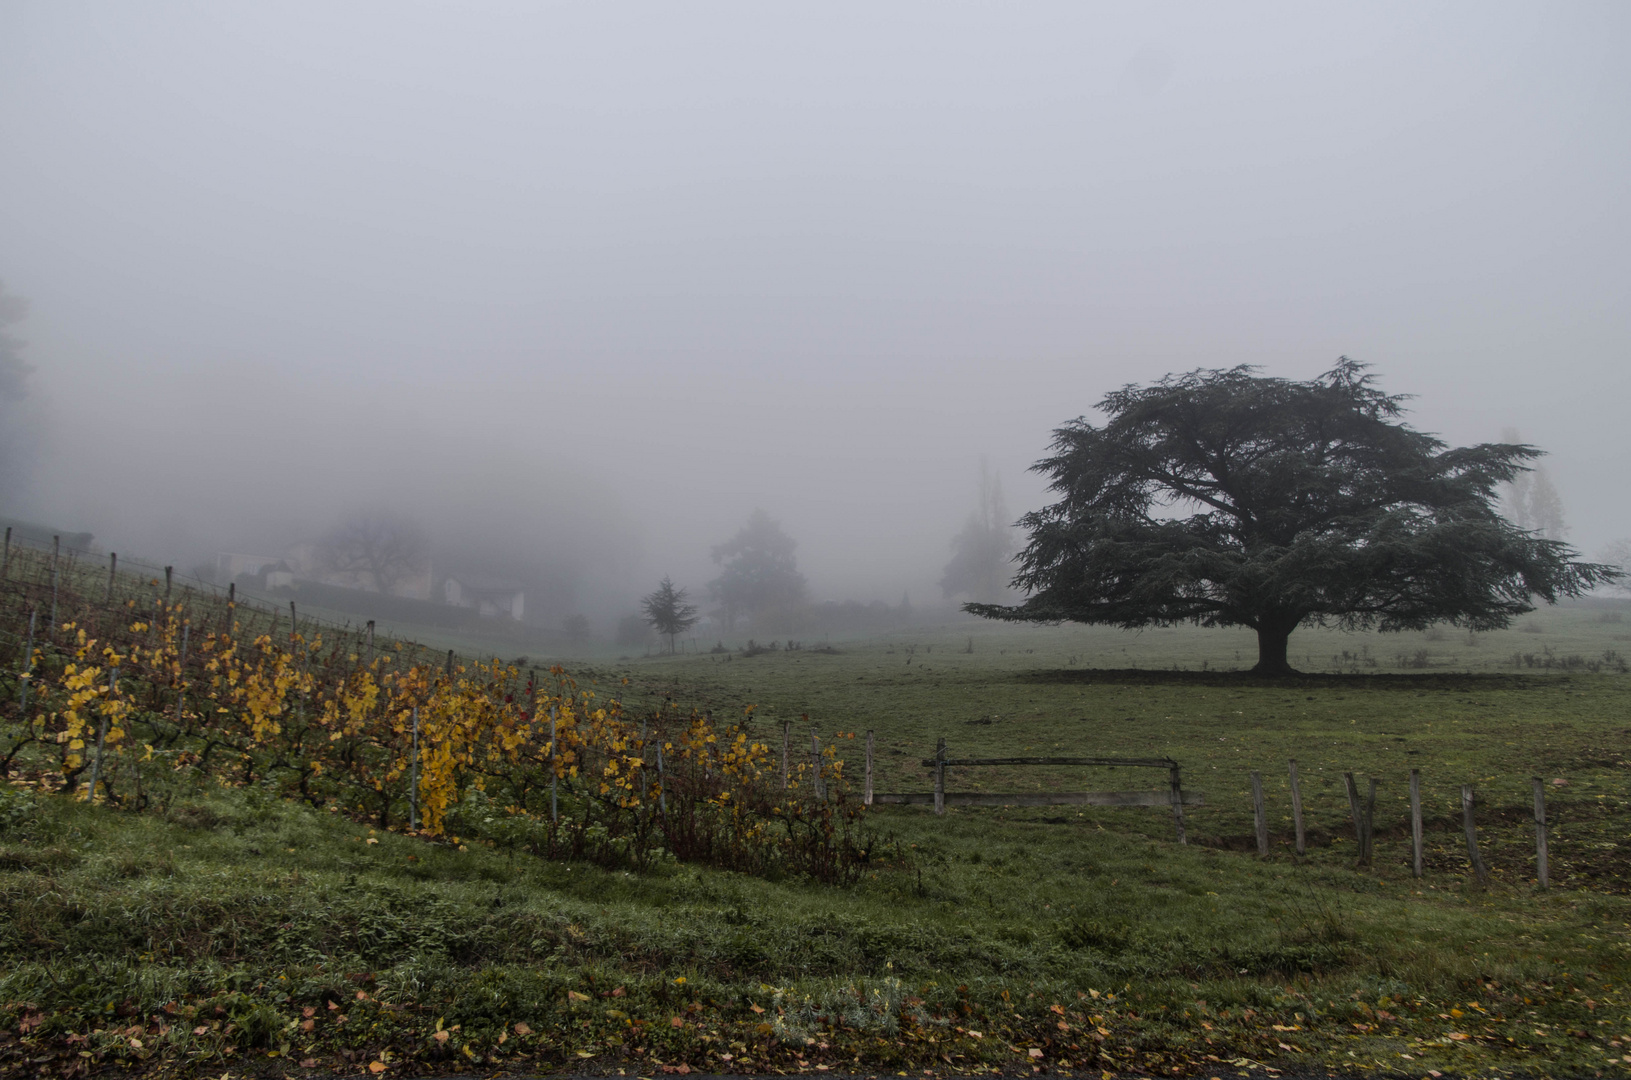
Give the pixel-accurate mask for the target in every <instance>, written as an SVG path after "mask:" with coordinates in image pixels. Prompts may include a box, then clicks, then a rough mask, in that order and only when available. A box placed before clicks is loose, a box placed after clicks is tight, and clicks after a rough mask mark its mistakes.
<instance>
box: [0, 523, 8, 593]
mask: <svg viewBox="0 0 1631 1080" xmlns="http://www.w3.org/2000/svg"><path fill="white" fill-rule="evenodd" d="M9 573H11V526H10V525H7V526H6V553H5V555H4V556H0V581H4V580H6V575H7V574H9Z"/></svg>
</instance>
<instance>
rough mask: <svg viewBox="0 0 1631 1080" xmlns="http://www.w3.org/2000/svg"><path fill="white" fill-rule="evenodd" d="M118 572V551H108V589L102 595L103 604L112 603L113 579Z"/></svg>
mask: <svg viewBox="0 0 1631 1080" xmlns="http://www.w3.org/2000/svg"><path fill="white" fill-rule="evenodd" d="M118 574H119V553H118V552H117V551H110V552H108V591H107V593H106V594H105V595H104V596H103V597H102V602H103V603H104V604H111V603H113V580H114V578H115V577H117V576H118Z"/></svg>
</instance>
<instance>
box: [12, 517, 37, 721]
mask: <svg viewBox="0 0 1631 1080" xmlns="http://www.w3.org/2000/svg"><path fill="white" fill-rule="evenodd" d="M6 531H7V532H10V531H11V530H10V529H7V530H6ZM39 613H40V611H39V609H38V608H32V609H30V610H29V613H28V651H27V652H25V653H24V654H23V670H22V673H21V674H19V675H18V676H17V708H18V710H19V711H20V712H22V713H24V714H26V713H27V712H28V684H29V683H30V682H33V681H34V618H35V616H37V615H38V614H39ZM23 723H25V724H26V723H28V717H27V715H24V716H23Z"/></svg>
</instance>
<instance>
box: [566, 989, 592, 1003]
mask: <svg viewBox="0 0 1631 1080" xmlns="http://www.w3.org/2000/svg"><path fill="white" fill-rule="evenodd" d="M566 1000H568V1001H588V1000H589V995H588V994H580V993H578V992H577V991H576V990H568V991H567V992H566Z"/></svg>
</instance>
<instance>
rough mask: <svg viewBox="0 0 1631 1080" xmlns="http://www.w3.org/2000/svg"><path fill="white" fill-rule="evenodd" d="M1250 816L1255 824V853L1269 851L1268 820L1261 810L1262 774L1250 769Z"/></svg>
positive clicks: (1264, 853)
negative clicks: (1254, 820) (1254, 819)
mask: <svg viewBox="0 0 1631 1080" xmlns="http://www.w3.org/2000/svg"><path fill="white" fill-rule="evenodd" d="M1252 816H1253V817H1254V818H1256V824H1257V853H1258V854H1259V855H1267V854H1268V853H1269V822H1268V818H1267V816H1265V814H1264V810H1263V774H1262V773H1260V772H1258V771H1257V770H1256V769H1253V770H1252Z"/></svg>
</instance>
